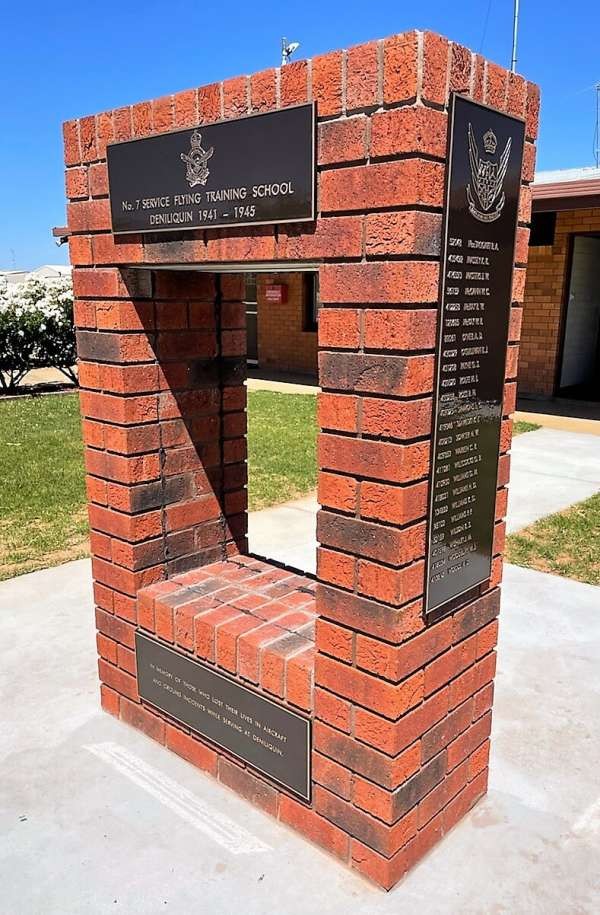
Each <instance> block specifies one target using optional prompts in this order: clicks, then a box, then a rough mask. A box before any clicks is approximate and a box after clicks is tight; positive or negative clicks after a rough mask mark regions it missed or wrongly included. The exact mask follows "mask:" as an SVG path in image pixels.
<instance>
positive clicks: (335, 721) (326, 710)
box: [315, 688, 352, 734]
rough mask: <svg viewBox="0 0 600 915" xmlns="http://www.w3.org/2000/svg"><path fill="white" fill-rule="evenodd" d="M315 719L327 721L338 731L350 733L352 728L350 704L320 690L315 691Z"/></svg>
mask: <svg viewBox="0 0 600 915" xmlns="http://www.w3.org/2000/svg"><path fill="white" fill-rule="evenodd" d="M315 718H318V719H320V720H321V721H325V722H326V723H327V724H329V725H331V727H334V728H337V730H338V731H344V732H345V733H346V734H349V733H350V730H351V726H352V709H351V706H350V703H349V702H346V701H345V700H344V699H340V698H339V696H334V695H333V694H332V693H328V692H327V691H326V690H323V689H318V688H317V689H316V690H315Z"/></svg>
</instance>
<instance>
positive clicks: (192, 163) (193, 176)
mask: <svg viewBox="0 0 600 915" xmlns="http://www.w3.org/2000/svg"><path fill="white" fill-rule="evenodd" d="M214 151H215V150H214V147H213V146H211V147H210V149H203V148H202V134H201V133H200V131H199V130H195V131H194V132H193V134H192V136H191V137H190V150H189V152H187V153H181V159H182V161H183V162H185V164H186V173H185V177H186V181H187V182H188V184H189V186H190V187H195V186H196V185H197V184H202V185H204V184H206V182H207V180H208V176H209V175H210V171H209V170H208V166H207V164H206V163H207V162H208V160H209V159H210V157H211V156H212V154H213V153H214Z"/></svg>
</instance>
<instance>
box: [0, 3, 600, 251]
mask: <svg viewBox="0 0 600 915" xmlns="http://www.w3.org/2000/svg"><path fill="white" fill-rule="evenodd" d="M521 6H522V14H521V29H520V41H519V55H518V56H519V64H518V69H519V71H520V72H521V73H523V74H524V75H525V76H527V77H528V78H529V79H532V80H535V81H536V82H538V83H540V85H541V87H542V100H543V102H542V104H543V107H542V112H543V113H542V130H541V136H540V141H539V154H538V167H541V168H566V167H569V166H578V165H592V164H593V163H594V157H593V132H594V105H595V94H594V91H593V88H590V87H592V86H593V84H594V83H595V82H596V81H598V80H600V54H599V53H598V36H599V35H600V11H599V8H598V6H597V4H596V3H592V2H591V0H574V2H572V3H570V4H569V5H567V6H564V5H563V4H560V5H559V4H558V3H556V2H553V0H550V2H549V0H544V2H542V0H521ZM486 21H487V25H486ZM410 28H422V29H432V30H434V31H437V32H441V33H442V34H444V35H447V36H448V37H449V38H452V39H454V40H456V41H459V42H461V43H463V44H466V45H468V46H469V47H471V48H473V49H474V50H477V51H482V53H484V54H485V55H486V56H488V57H490V58H491V59H492V60H496V61H498V62H499V63H502V64H504V65H506V66H508V65H509V62H510V48H511V28H512V0H464V2H463V0H454V2H448V0H443V2H442V0H429V2H427V0H425V2H420V3H418V4H417V3H401V2H398V0H378V2H375V3H369V2H366V3H365V0H343V2H340V0H320V2H315V0H302V2H296V0H294V2H290V0H287V2H281V0H276V2H274V0H269V2H265V0H254V2H252V3H248V2H244V3H241V2H239V0H237V2H228V0H221V2H220V3H207V2H204V3H198V2H197V3H190V2H182V0H171V2H169V3H165V2H164V0H160V2H158V0H144V2H143V3H141V2H139V0H138V2H132V0H129V2H127V0H125V2H123V0H121V2H116V0H103V2H102V3H99V4H97V3H82V2H76V3H68V4H64V3H63V4H61V3H48V2H43V3H42V2H40V0H30V2H29V3H11V4H10V6H9V7H7V8H6V9H5V12H4V14H3V34H4V36H5V41H4V42H3V49H2V60H1V61H0V86H1V87H2V88H1V90H0V92H1V94H2V110H3V112H4V115H3V124H2V131H1V140H0V174H1V175H2V187H1V206H0V214H1V215H0V268H10V267H13V266H16V267H27V268H31V267H34V266H36V265H38V264H41V263H63V262H66V249H65V248H62V249H58V248H57V247H56V246H55V244H54V242H53V241H52V239H51V237H50V229H51V227H52V226H53V225H62V224H63V223H64V220H65V215H64V190H63V166H62V139H61V123H62V121H63V120H66V119H68V118H72V117H77V116H80V115H84V114H91V113H94V112H96V111H101V110H104V109H106V108H112V107H117V106H119V105H123V104H125V103H129V102H136V101H139V100H140V99H146V98H154V97H156V96H160V95H164V94H165V93H170V92H176V91H178V90H180V89H185V88H188V87H190V86H199V85H202V84H204V83H209V82H212V81H214V80H217V79H222V78H225V77H229V76H235V75H238V74H240V73H252V72H254V71H255V70H260V69H262V68H264V67H267V66H272V65H275V64H277V63H278V62H279V47H280V38H281V36H282V35H286V36H287V37H288V38H289V39H290V40H291V39H294V40H297V41H300V42H301V49H300V52H298V53H297V55H296V56H298V57H311V56H313V55H315V54H320V53H322V52H324V51H328V50H332V49H334V48H340V47H347V46H348V45H352V44H357V43H360V42H362V41H367V40H369V39H372V38H381V37H384V36H386V35H389V34H393V33H395V32H401V31H404V30H406V29H410ZM7 38H8V40H6V39H7Z"/></svg>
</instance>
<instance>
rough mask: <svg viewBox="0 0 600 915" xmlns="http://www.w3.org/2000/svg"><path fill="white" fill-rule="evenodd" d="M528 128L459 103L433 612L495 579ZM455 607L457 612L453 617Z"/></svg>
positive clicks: (430, 577) (438, 425)
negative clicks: (503, 424)
mask: <svg viewBox="0 0 600 915" xmlns="http://www.w3.org/2000/svg"><path fill="white" fill-rule="evenodd" d="M523 142H524V124H523V122H522V121H520V120H518V119H516V118H512V117H508V116H507V115H504V114H501V113H499V112H497V111H495V110H493V109H490V108H487V107H485V106H482V105H478V104H476V103H474V102H472V101H470V100H468V99H465V98H462V97H461V96H454V99H453V107H452V115H451V127H450V141H449V148H450V154H449V159H450V161H449V169H450V173H449V181H448V190H447V201H446V207H447V210H446V230H445V238H444V248H443V250H444V259H443V262H442V265H443V271H444V272H443V278H442V307H441V316H440V328H439V336H438V365H437V387H436V409H435V417H434V447H433V471H432V479H431V495H430V514H429V534H428V551H427V580H426V610H427V612H429V613H431V612H434V611H437V612H441V613H443V612H444V605H447V604H450V602H452V601H454V600H455V599H456V598H459V597H460V596H461V595H463V594H466V592H468V591H469V590H471V589H473V588H475V587H476V586H478V585H480V584H483V583H484V582H485V581H487V580H488V579H489V577H490V574H491V564H492V551H493V538H494V518H495V503H496V487H497V476H498V459H499V445H500V430H501V422H502V402H503V395H504V374H505V365H506V351H507V340H508V324H509V318H510V305H511V290H512V272H513V258H514V245H515V234H516V220H517V210H518V202H519V188H520V181H521V164H522V156H523ZM453 606H454V604H452V606H450V607H449V609H452V607H453Z"/></svg>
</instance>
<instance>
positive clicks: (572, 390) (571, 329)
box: [559, 235, 600, 400]
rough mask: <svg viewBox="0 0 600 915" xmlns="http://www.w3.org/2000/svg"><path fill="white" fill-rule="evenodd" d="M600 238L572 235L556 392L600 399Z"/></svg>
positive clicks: (565, 395)
mask: <svg viewBox="0 0 600 915" xmlns="http://www.w3.org/2000/svg"><path fill="white" fill-rule="evenodd" d="M599 265H600V236H595V235H575V236H574V238H573V251H572V258H571V274H570V278H569V285H568V292H567V305H566V317H565V327H564V340H563V349H562V361H561V369H560V379H559V393H560V395H561V396H563V397H572V398H577V399H583V400H600V269H599Z"/></svg>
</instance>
